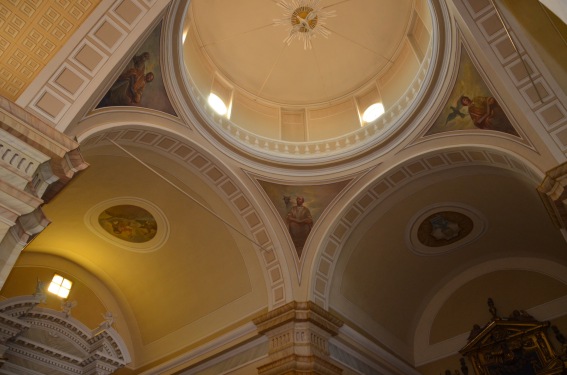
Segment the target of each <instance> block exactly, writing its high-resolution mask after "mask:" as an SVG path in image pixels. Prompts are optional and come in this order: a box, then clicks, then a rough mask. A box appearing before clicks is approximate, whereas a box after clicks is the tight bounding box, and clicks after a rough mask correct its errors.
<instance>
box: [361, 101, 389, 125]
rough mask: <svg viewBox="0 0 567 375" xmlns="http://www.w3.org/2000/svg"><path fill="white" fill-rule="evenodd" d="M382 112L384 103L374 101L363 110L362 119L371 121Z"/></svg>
mask: <svg viewBox="0 0 567 375" xmlns="http://www.w3.org/2000/svg"><path fill="white" fill-rule="evenodd" d="M383 114H384V105H383V104H382V103H374V104H372V105H371V106H369V107H368V108H366V111H364V114H363V115H362V120H363V121H364V122H372V121H374V120H376V119H377V118H378V117H380V116H382V115H383Z"/></svg>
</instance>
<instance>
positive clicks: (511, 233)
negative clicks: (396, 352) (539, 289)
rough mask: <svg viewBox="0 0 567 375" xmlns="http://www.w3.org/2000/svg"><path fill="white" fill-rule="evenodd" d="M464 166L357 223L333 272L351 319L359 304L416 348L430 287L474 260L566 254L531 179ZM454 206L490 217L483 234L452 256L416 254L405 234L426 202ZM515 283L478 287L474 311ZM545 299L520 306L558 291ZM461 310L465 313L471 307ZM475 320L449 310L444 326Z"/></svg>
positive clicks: (416, 186) (402, 193) (427, 180)
mask: <svg viewBox="0 0 567 375" xmlns="http://www.w3.org/2000/svg"><path fill="white" fill-rule="evenodd" d="M463 169H464V170H461V171H459V174H461V176H458V175H456V174H455V173H454V172H455V171H453V172H452V173H451V172H449V173H448V172H440V173H437V174H436V175H435V176H429V177H424V178H422V179H420V180H418V181H415V182H414V183H413V184H411V185H409V186H407V187H405V188H401V189H399V190H398V191H397V192H396V193H395V194H393V195H392V196H390V197H388V201H387V202H385V203H384V204H383V205H382V206H380V207H379V208H377V209H375V210H374V211H373V212H372V213H371V214H370V215H369V216H368V217H367V219H366V220H365V222H364V223H362V224H361V225H359V226H358V227H357V228H356V230H355V231H354V233H353V234H352V235H351V236H350V238H349V241H348V243H347V244H346V245H345V251H343V253H342V254H341V259H340V260H339V263H338V264H339V265H338V270H337V272H336V274H335V280H334V283H333V285H334V289H335V291H334V297H333V302H332V305H333V306H334V308H335V309H337V310H339V311H341V312H342V313H343V314H345V315H346V316H349V317H351V319H354V317H355V316H356V315H355V314H354V311H356V309H360V310H361V311H363V312H364V314H367V315H368V316H370V317H371V319H372V320H373V321H374V323H377V324H379V325H380V326H382V327H387V330H388V331H389V332H390V333H391V334H393V335H394V336H395V337H396V339H397V340H400V341H401V342H403V343H405V345H407V348H410V347H412V345H413V335H414V330H415V328H416V327H415V324H416V322H417V320H418V318H419V316H420V314H421V313H422V309H423V307H424V306H425V305H426V304H427V302H428V301H429V299H430V298H431V297H432V294H431V293H432V291H434V290H435V289H436V288H438V287H440V286H441V285H443V284H444V283H446V282H448V281H450V280H451V279H452V278H454V277H456V276H457V275H458V274H459V273H461V272H463V271H464V270H466V269H467V268H468V267H470V266H471V265H475V264H479V263H481V262H483V261H487V260H491V259H499V258H506V257H508V256H510V255H512V254H515V255H520V254H521V255H522V256H534V257H541V256H544V257H549V258H560V257H562V256H563V254H564V251H565V243H564V242H565V240H564V239H563V238H562V236H561V234H560V233H559V232H557V231H556V230H555V228H554V227H553V226H552V225H550V224H551V222H550V218H549V217H548V214H547V212H546V211H545V209H544V208H543V206H542V204H541V201H540V199H539V197H538V195H537V194H536V192H535V189H534V188H533V186H532V184H531V183H529V182H527V181H525V180H524V179H523V178H521V177H519V176H514V175H507V174H502V173H497V171H496V170H495V169H494V168H479V167H463ZM462 174H464V175H462ZM520 202H521V203H520ZM454 204H459V205H466V206H468V207H470V208H472V209H474V210H477V211H478V212H479V213H480V214H481V215H482V217H484V219H485V220H486V224H487V225H486V231H485V233H484V234H482V235H481V236H480V237H479V238H478V239H477V240H476V241H474V242H472V243H470V244H468V245H465V246H462V247H460V248H457V249H455V250H453V251H451V252H449V253H447V254H442V255H431V256H423V255H417V254H415V253H413V252H412V251H411V250H410V249H409V247H408V245H407V239H408V228H409V227H410V226H411V224H412V219H414V216H415V215H416V214H417V213H418V212H420V211H421V210H423V209H424V208H426V207H428V206H432V205H441V206H443V205H445V206H448V207H450V206H451V205H454ZM502 282H503V283H504V279H503V280H502ZM509 285H510V284H509ZM509 285H495V286H494V289H493V290H492V291H491V290H490V289H486V288H480V287H478V289H476V290H483V292H482V294H478V295H475V298H474V299H471V303H478V301H479V300H480V301H481V304H480V306H475V309H477V310H476V311H478V310H481V311H484V309H485V306H486V305H485V303H486V299H487V298H488V297H495V298H496V297H498V296H500V295H501V294H502V293H503V292H502V291H501V290H508V287H509ZM518 285H519V284H518ZM477 286H478V285H477ZM497 291H498V293H497ZM563 291H564V290H563ZM493 292H494V295H492V293H493ZM504 293H505V292H504ZM559 294H561V293H559ZM561 295H563V294H561ZM516 297H517V293H516ZM540 297H541V298H543V299H544V301H541V300H539V301H536V300H533V299H531V300H526V301H525V303H526V305H527V306H518V307H517V308H523V309H528V308H531V307H534V306H536V305H539V304H541V303H543V302H548V301H551V300H553V299H554V298H555V297H556V294H553V293H552V294H551V295H547V296H545V297H544V295H543V294H542V295H540ZM516 300H517V298H516ZM347 301H348V302H347ZM503 302H504V303H507V302H508V300H506V301H503ZM352 306H356V309H352ZM461 309H462V310H463V311H464V310H465V309H466V307H464V306H463V307H461ZM506 313H509V312H508V311H506ZM473 323H474V322H470V321H467V320H463V319H462V317H461V315H458V314H452V313H450V314H447V313H445V314H444V315H443V324H444V326H452V325H455V324H460V326H459V327H460V328H461V329H463V330H462V331H460V332H454V331H452V332H450V334H452V335H455V334H462V333H464V332H466V330H467V329H470V327H469V325H470V326H471V327H472V324H473ZM478 323H479V324H480V323H483V322H482V321H481V322H478ZM463 326H464V328H463ZM450 337H452V336H450Z"/></svg>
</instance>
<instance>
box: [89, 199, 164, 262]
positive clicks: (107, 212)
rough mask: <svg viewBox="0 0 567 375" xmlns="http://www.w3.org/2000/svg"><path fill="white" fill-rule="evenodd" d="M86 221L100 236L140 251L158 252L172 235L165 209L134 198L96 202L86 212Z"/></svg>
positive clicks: (117, 244) (121, 245) (120, 245)
mask: <svg viewBox="0 0 567 375" xmlns="http://www.w3.org/2000/svg"><path fill="white" fill-rule="evenodd" d="M85 224H86V225H87V227H88V228H89V229H90V230H91V231H93V232H94V233H96V234H97V235H98V236H99V237H102V238H103V239H105V240H107V241H109V242H111V243H112V244H114V245H116V246H119V247H122V248H124V249H127V250H131V251H137V252H149V251H155V250H157V249H158V248H160V247H161V246H162V245H163V244H164V243H165V241H166V240H167V237H168V236H169V225H168V223H167V221H166V219H165V215H164V214H163V212H162V211H161V210H160V209H159V208H158V207H157V206H155V205H154V204H152V203H150V202H148V201H146V200H143V199H140V198H134V197H122V198H115V199H110V200H107V201H104V202H101V203H99V204H97V205H95V206H94V207H92V208H91V209H90V210H89V211H88V212H87V214H86V215H85Z"/></svg>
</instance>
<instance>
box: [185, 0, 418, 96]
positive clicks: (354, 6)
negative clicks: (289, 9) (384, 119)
mask: <svg viewBox="0 0 567 375" xmlns="http://www.w3.org/2000/svg"><path fill="white" fill-rule="evenodd" d="M413 2H414V1H413V0H387V1H380V2H378V1H375V0H351V1H338V2H334V3H331V4H328V3H323V6H325V8H324V10H326V11H327V10H332V11H335V13H334V14H335V16H333V17H329V18H327V19H326V20H325V22H326V27H327V28H328V29H329V30H330V31H331V35H330V36H329V37H328V38H324V37H321V36H317V37H316V38H315V39H313V44H312V45H313V48H312V49H307V50H305V49H304V47H303V44H302V42H301V41H298V40H295V41H293V42H292V43H291V44H290V45H287V44H285V43H284V42H283V40H284V39H285V38H286V36H287V35H288V34H289V29H288V28H287V27H285V26H279V25H274V24H273V20H274V19H280V18H283V16H284V10H283V8H281V7H280V6H278V5H277V3H276V2H275V1H265V0H253V1H245V2H223V3H222V5H221V4H220V3H218V2H214V1H206V0H196V1H192V2H191V11H192V12H193V14H192V20H193V21H194V23H195V28H196V32H195V33H194V34H192V33H190V34H189V36H188V37H190V38H191V37H195V38H197V42H196V43H197V44H198V45H199V46H200V48H201V51H202V52H204V53H205V54H206V55H207V57H208V58H209V59H210V61H211V62H212V64H213V65H214V66H215V67H216V69H217V70H218V71H219V73H220V74H221V75H222V76H223V77H225V78H226V79H228V80H229V81H230V82H231V83H232V84H234V85H235V86H237V87H238V88H239V89H241V90H243V91H245V92H247V93H249V94H252V95H254V96H257V97H260V98H262V99H265V100H268V101H271V102H274V103H278V104H288V105H289V104H297V105H307V104H320V103H324V102H326V101H329V100H335V99H338V98H342V97H345V96H347V95H350V94H352V93H353V92H354V91H356V90H357V89H359V88H360V87H362V86H365V85H367V84H368V83H369V82H371V81H372V79H373V78H376V77H377V76H378V75H379V74H380V73H384V71H386V70H387V69H389V68H390V67H391V65H392V64H393V63H394V61H395V59H396V57H397V54H398V53H399V52H400V49H401V47H402V45H403V43H404V42H405V36H406V33H407V32H408V28H409V22H410V18H411V15H412V10H413V8H412V7H413ZM290 24H291V22H290ZM290 26H291V25H290ZM315 27H317V26H315Z"/></svg>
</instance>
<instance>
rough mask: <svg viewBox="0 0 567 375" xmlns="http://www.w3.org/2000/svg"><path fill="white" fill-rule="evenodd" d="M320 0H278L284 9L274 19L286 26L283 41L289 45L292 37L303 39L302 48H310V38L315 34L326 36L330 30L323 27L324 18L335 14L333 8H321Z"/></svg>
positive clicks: (275, 22)
mask: <svg viewBox="0 0 567 375" xmlns="http://www.w3.org/2000/svg"><path fill="white" fill-rule="evenodd" d="M319 2H320V0H280V1H278V3H277V4H278V5H279V6H280V7H282V8H283V9H284V14H283V17H282V18H278V19H275V20H274V24H275V25H278V26H279V25H283V26H287V27H288V29H289V34H288V36H287V37H286V38H285V39H284V43H286V44H287V45H289V44H290V43H291V42H292V41H293V40H294V39H299V40H302V41H303V48H304V49H311V39H313V38H314V37H316V36H317V35H321V36H322V37H325V38H327V37H328V36H329V34H330V33H331V31H330V30H329V29H327V27H325V20H326V19H327V18H329V17H334V16H335V11H334V10H323V8H322V7H321V6H320V5H319Z"/></svg>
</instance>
